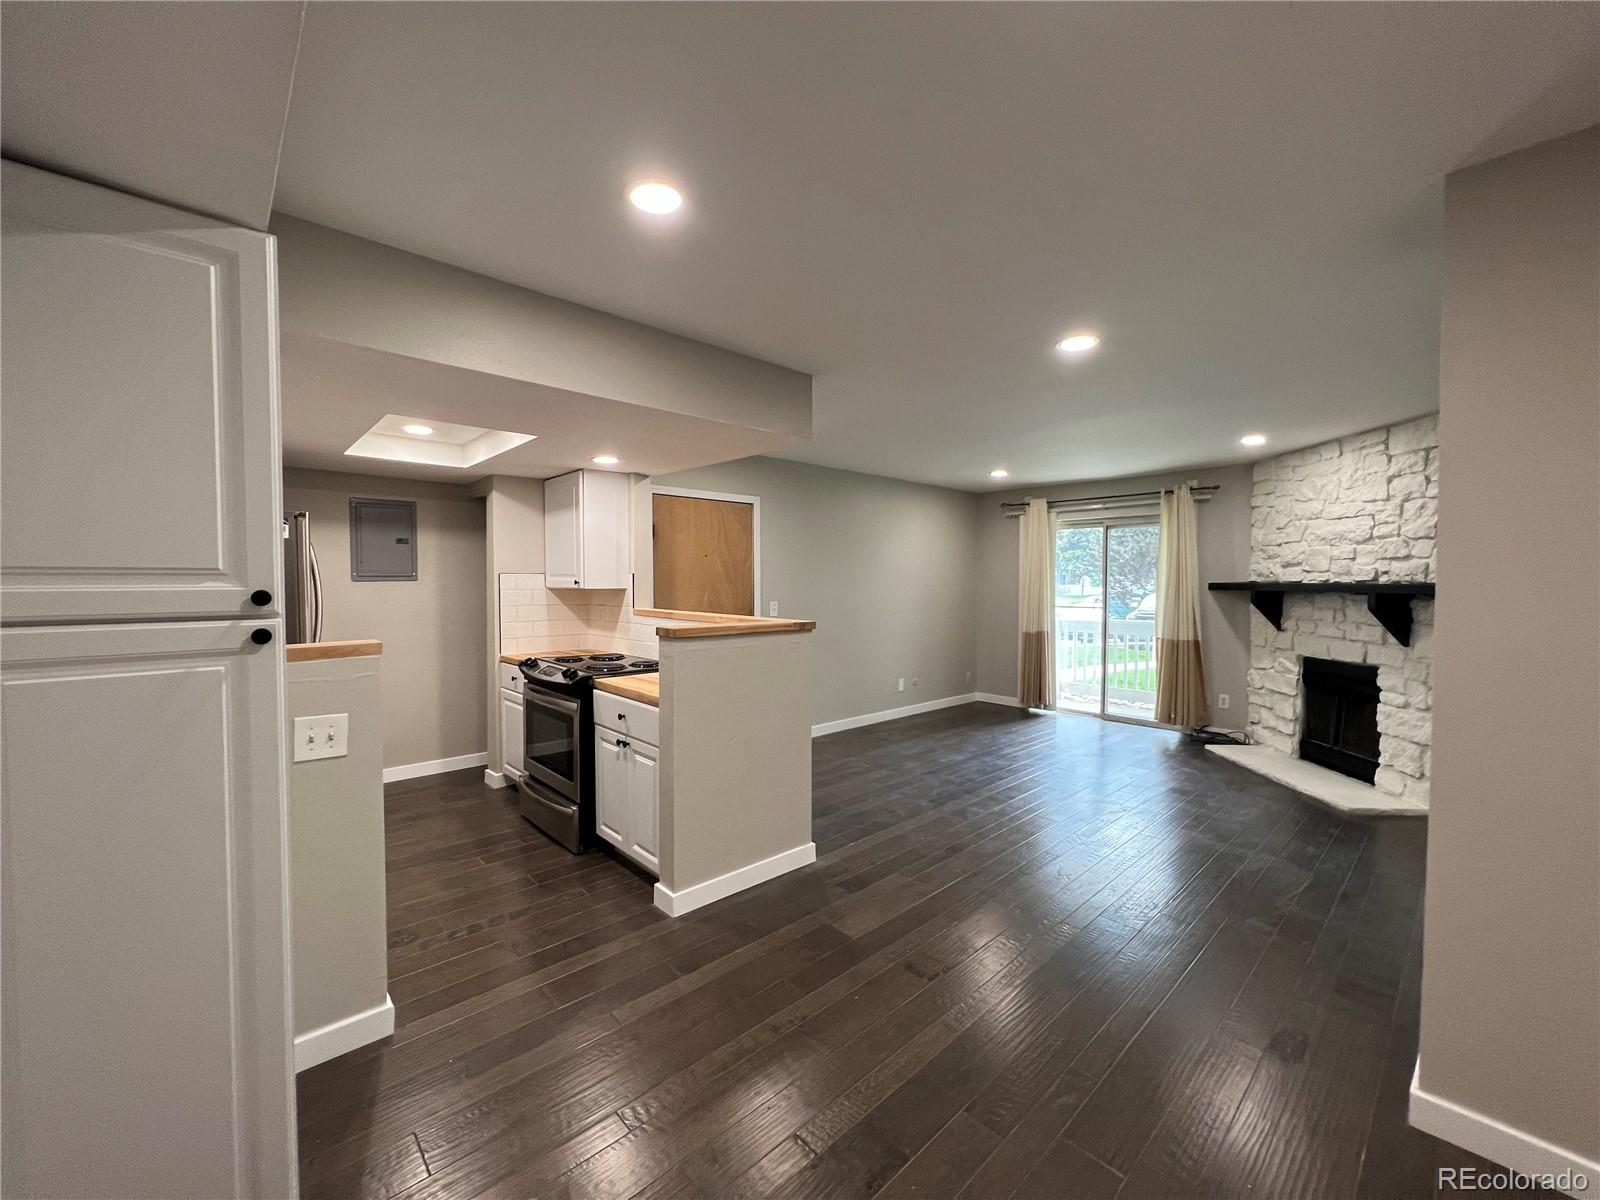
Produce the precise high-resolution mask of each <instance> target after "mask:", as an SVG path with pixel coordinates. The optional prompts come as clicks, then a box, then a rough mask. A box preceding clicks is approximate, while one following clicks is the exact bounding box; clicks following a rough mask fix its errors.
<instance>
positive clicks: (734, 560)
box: [652, 494, 756, 616]
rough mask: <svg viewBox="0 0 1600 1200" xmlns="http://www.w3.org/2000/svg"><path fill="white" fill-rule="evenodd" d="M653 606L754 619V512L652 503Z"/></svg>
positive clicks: (696, 503) (720, 503)
mask: <svg viewBox="0 0 1600 1200" xmlns="http://www.w3.org/2000/svg"><path fill="white" fill-rule="evenodd" d="M653 501H654V503H653V506H652V510H653V511H652V516H653V518H654V522H655V551H654V570H655V601H654V603H655V606H656V607H657V608H672V609H683V610H687V611H691V612H711V613H733V614H737V615H739V616H755V612H756V593H755V506H754V505H751V504H745V503H741V502H739V501H733V500H703V499H701V498H699V497H697V496H667V495H660V494H657V495H656V496H655V497H653Z"/></svg>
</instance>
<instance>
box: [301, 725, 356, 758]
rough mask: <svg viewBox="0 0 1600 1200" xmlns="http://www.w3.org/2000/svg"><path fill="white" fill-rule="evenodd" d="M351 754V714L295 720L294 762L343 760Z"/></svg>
mask: <svg viewBox="0 0 1600 1200" xmlns="http://www.w3.org/2000/svg"><path fill="white" fill-rule="evenodd" d="M349 753H350V714H349V713H327V714H325V715H324V716H320V717H296V718H295V719H294V761H295V762H310V761H311V760H312V759H317V758H343V757H344V756H345V755H347V754H349Z"/></svg>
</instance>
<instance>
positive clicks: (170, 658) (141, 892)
mask: <svg viewBox="0 0 1600 1200" xmlns="http://www.w3.org/2000/svg"><path fill="white" fill-rule="evenodd" d="M7 299H8V301H9V299H10V297H9V296H8V297H7ZM7 311H8V313H9V311H10V305H9V303H8V305H7ZM258 631H265V633H268V634H271V635H272V638H271V640H270V641H268V642H266V643H265V644H258V643H257V642H256V641H255V640H253V638H252V635H256V636H261V635H260V633H258ZM281 644H282V643H281V630H280V622H278V621H248V622H245V621H210V622H187V621H184V622H177V621H173V622H145V623H137V624H134V623H128V624H104V625H85V626H50V627H31V628H28V627H24V628H14V629H6V630H4V631H3V632H0V661H3V666H4V670H3V673H0V705H3V710H4V725H5V746H4V753H3V755H0V791H3V792H4V795H5V807H6V815H5V819H6V835H5V836H6V870H5V894H4V902H3V908H0V911H3V940H4V957H5V964H6V1001H5V1005H6V1007H5V1024H6V1042H7V1045H8V1046H10V1047H12V1048H14V1050H15V1051H16V1052H15V1053H8V1054H7V1055H6V1058H5V1064H4V1084H5V1098H6V1122H7V1126H8V1128H7V1130H6V1139H7V1141H6V1157H5V1176H4V1185H5V1186H4V1191H5V1194H6V1195H8V1196H9V1195H16V1196H41V1195H50V1196H69V1195H70V1196H179V1195H184V1196H287V1195H292V1194H293V1193H294V1158H293V1148H294V1136H295V1135H294V1093H293V1082H292V1081H293V1078H294V1075H293V1059H292V1051H291V1039H292V1035H293V1030H292V1027H291V1024H290V1005H289V998H288V990H287V953H288V947H287V942H286V938H287V933H288V920H287V915H286V910H285V903H284V897H285V895H286V889H287V880H286V878H285V875H286V870H287V856H286V853H285V849H284V847H285V828H286V817H285V798H284V776H283V770H284V753H285V746H284V733H283V718H282V708H281V706H280V698H281V690H280V689H281V686H282V685H281V675H282V660H281V651H280V646H281ZM86 747H87V748H90V749H92V750H93V751H94V753H93V755H92V756H91V758H90V759H85V757H84V754H85V751H86Z"/></svg>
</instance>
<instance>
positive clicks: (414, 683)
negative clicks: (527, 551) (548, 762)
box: [283, 470, 488, 767]
mask: <svg viewBox="0 0 1600 1200" xmlns="http://www.w3.org/2000/svg"><path fill="white" fill-rule="evenodd" d="M351 496H373V497H379V498H385V499H399V500H415V501H417V579H416V580H415V581H413V582H385V583H354V582H352V581H351V579H350V497H351ZM283 504H284V509H285V511H288V512H295V511H300V510H304V511H306V512H309V513H310V514H311V538H312V542H313V544H314V545H315V546H316V548H317V559H318V561H319V562H320V564H321V566H322V589H323V610H324V618H323V629H322V636H323V638H324V639H325V640H327V641H342V640H345V639H353V638H378V639H380V640H381V641H382V642H383V659H384V669H383V673H384V684H385V686H384V688H383V765H384V766H386V767H397V766H403V765H405V764H407V763H415V762H432V761H434V760H436V759H441V758H454V757H456V756H457V755H462V754H477V753H480V752H482V751H484V750H485V748H486V743H485V720H486V715H485V714H486V713H487V711H488V710H487V707H486V701H487V696H486V694H485V688H484V675H483V671H484V633H483V631H484V628H485V626H486V623H487V622H488V590H487V586H488V585H487V566H486V560H485V533H484V502H483V501H482V500H481V499H477V498H474V497H473V496H471V495H470V494H468V491H467V489H466V488H465V487H462V486H458V485H455V484H448V483H427V482H423V481H418V480H406V479H381V478H378V477H377V476H364V475H347V474H342V473H338V472H332V471H300V470H289V471H285V472H284V490H283Z"/></svg>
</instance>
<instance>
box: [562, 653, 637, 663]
mask: <svg viewBox="0 0 1600 1200" xmlns="http://www.w3.org/2000/svg"><path fill="white" fill-rule="evenodd" d="M626 657H627V655H624V654H591V655H590V656H589V661H590V662H600V663H609V662H621V661H622V660H623V659H624V658H626ZM573 661H574V662H576V661H578V660H577V659H573Z"/></svg>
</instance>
